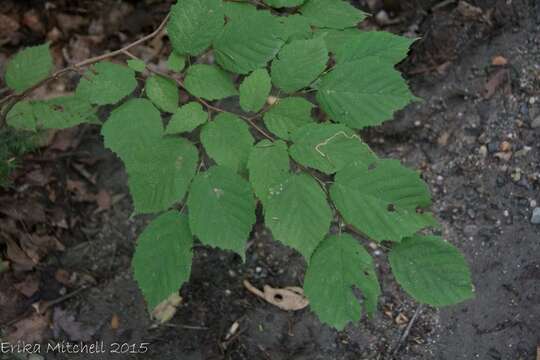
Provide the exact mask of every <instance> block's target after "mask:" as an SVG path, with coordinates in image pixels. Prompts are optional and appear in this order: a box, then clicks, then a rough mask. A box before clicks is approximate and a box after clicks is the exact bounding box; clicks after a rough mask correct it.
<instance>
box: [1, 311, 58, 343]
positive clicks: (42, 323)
mask: <svg viewBox="0 0 540 360" xmlns="http://www.w3.org/2000/svg"><path fill="white" fill-rule="evenodd" d="M49 318H50V314H49V313H45V314H43V315H41V314H37V313H34V314H32V315H31V316H30V317H28V318H25V319H22V320H19V321H17V322H16V323H15V324H14V325H13V329H14V330H13V331H11V332H8V334H7V339H8V341H10V342H12V343H16V342H17V341H24V342H27V343H40V342H42V341H43V340H44V339H45V337H46V333H47V330H48V328H49Z"/></svg>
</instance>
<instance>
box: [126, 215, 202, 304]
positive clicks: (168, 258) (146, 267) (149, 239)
mask: <svg viewBox="0 0 540 360" xmlns="http://www.w3.org/2000/svg"><path fill="white" fill-rule="evenodd" d="M192 246H193V237H192V236H191V232H190V230H189V225H188V220H187V217H186V216H185V215H181V214H180V213H178V212H177V211H169V212H166V213H165V214H163V215H160V216H159V217H158V218H156V219H154V220H153V221H152V222H151V223H150V224H149V225H148V226H147V227H146V229H145V230H144V231H143V232H142V234H141V235H140V236H139V239H138V240H137V247H136V248H135V254H134V255H133V260H132V263H131V265H132V267H133V275H134V277H135V280H136V281H137V283H138V284H139V287H140V288H141V290H142V292H143V294H144V297H145V299H146V302H147V304H148V308H149V310H152V309H154V308H155V307H156V306H157V305H158V304H160V303H161V302H162V301H164V300H165V299H167V298H168V297H169V296H170V295H171V294H172V293H174V292H176V291H178V289H179V288H180V287H181V286H182V284H183V283H184V282H186V281H188V280H189V277H190V274H191V259H192V258H193V251H192V249H191V248H192Z"/></svg>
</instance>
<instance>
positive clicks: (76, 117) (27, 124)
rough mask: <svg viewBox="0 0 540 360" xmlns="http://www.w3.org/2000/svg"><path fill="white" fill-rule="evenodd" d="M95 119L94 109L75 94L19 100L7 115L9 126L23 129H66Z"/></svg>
mask: <svg viewBox="0 0 540 360" xmlns="http://www.w3.org/2000/svg"><path fill="white" fill-rule="evenodd" d="M96 121H97V117H96V109H95V108H94V107H93V106H92V105H91V104H90V103H88V102H87V101H85V100H84V99H80V98H78V97H76V96H62V97H58V98H54V99H50V100H43V101H34V100H30V101H21V102H19V103H17V104H16V105H15V106H14V107H13V109H11V111H10V112H9V113H8V116H7V122H8V124H9V125H10V126H12V127H14V128H18V129H23V130H37V129H38V128H39V129H66V128H70V127H73V126H76V125H79V124H81V123H84V122H96Z"/></svg>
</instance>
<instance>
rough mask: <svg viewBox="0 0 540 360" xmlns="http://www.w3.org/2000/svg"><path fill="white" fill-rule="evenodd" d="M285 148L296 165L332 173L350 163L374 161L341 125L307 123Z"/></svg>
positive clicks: (371, 154)
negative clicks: (288, 147)
mask: <svg viewBox="0 0 540 360" xmlns="http://www.w3.org/2000/svg"><path fill="white" fill-rule="evenodd" d="M291 141H293V145H292V146H291V148H290V149H289V152H290V154H291V156H292V158H293V159H294V160H295V161H297V162H298V163H300V164H302V165H304V166H309V167H311V168H314V169H317V170H319V171H322V172H323V173H325V174H333V173H335V172H336V171H339V170H341V169H343V168H344V167H345V166H347V165H349V164H350V163H352V162H354V161H358V160H361V161H362V162H365V163H372V162H374V161H375V160H376V159H377V158H376V156H375V154H374V153H373V152H372V151H371V149H370V148H369V147H368V146H367V145H366V144H365V143H364V142H363V141H362V139H361V138H360V136H358V135H357V134H355V132H354V131H352V130H351V129H349V128H348V127H346V126H345V125H341V124H330V123H325V124H308V125H305V126H303V127H301V128H299V129H298V130H296V131H295V132H294V133H293V134H292V136H291Z"/></svg>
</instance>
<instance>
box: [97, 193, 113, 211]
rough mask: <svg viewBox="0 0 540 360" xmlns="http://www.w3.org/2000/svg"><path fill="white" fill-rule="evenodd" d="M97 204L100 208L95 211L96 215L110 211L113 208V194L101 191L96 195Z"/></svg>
mask: <svg viewBox="0 0 540 360" xmlns="http://www.w3.org/2000/svg"><path fill="white" fill-rule="evenodd" d="M96 203H97V205H98V208H97V209H96V211H95V213H96V214H97V213H100V212H102V211H106V210H109V209H110V208H111V206H112V196H111V193H110V192H108V191H107V190H99V192H98V193H97V195H96Z"/></svg>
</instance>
